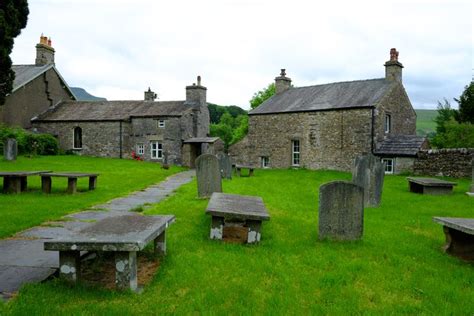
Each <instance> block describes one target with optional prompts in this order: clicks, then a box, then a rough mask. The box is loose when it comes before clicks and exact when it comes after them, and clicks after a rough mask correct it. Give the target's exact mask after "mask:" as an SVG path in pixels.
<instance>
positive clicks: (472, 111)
mask: <svg viewBox="0 0 474 316" xmlns="http://www.w3.org/2000/svg"><path fill="white" fill-rule="evenodd" d="M454 101H456V102H457V103H458V104H459V111H458V113H457V115H456V121H458V122H459V123H471V124H474V82H472V81H471V83H470V84H469V86H466V87H465V88H464V92H463V93H462V94H461V96H460V97H459V99H456V98H455V99H454Z"/></svg>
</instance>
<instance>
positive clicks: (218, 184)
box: [196, 154, 222, 198]
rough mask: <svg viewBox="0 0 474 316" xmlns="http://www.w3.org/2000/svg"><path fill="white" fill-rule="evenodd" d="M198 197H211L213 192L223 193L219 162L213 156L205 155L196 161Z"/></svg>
mask: <svg viewBox="0 0 474 316" xmlns="http://www.w3.org/2000/svg"><path fill="white" fill-rule="evenodd" d="M196 178H197V184H198V196H199V197H201V198H203V197H210V196H211V195H212V193H213V192H222V178H221V171H220V169H219V160H218V159H217V157H216V156H214V155H211V154H203V155H201V156H199V157H197V159H196Z"/></svg>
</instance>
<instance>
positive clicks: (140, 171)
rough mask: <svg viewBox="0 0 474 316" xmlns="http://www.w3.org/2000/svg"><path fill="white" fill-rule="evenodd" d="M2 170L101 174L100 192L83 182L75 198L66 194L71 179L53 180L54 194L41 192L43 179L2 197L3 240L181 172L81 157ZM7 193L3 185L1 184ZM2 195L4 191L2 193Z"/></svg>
mask: <svg viewBox="0 0 474 316" xmlns="http://www.w3.org/2000/svg"><path fill="white" fill-rule="evenodd" d="M0 170H2V171H19V170H52V171H55V172H59V171H76V172H94V173H99V174H100V175H99V177H98V178H97V189H96V190H93V191H88V186H89V179H88V178H79V180H78V190H79V192H78V193H77V194H75V195H68V194H66V188H67V179H66V178H56V177H53V178H52V180H53V186H52V194H50V195H47V194H43V193H42V192H41V178H40V177H39V176H31V177H28V191H27V192H25V193H21V194H1V193H0V218H1V219H2V220H1V221H0V238H3V237H6V236H9V235H11V234H13V233H15V232H18V231H20V230H23V229H26V228H29V227H32V226H36V225H39V224H41V223H43V222H45V221H48V220H55V219H58V218H59V217H60V216H62V215H65V214H68V213H71V212H77V211H79V210H81V209H85V208H87V207H90V206H92V205H95V204H99V203H104V202H107V201H109V200H111V199H113V198H115V197H118V196H123V195H126V194H128V193H130V192H133V191H136V190H141V189H143V188H145V187H147V186H148V185H150V184H152V183H157V182H160V181H162V180H163V179H165V178H166V177H167V176H169V175H171V174H173V173H175V172H177V171H179V170H181V169H180V168H177V167H173V168H172V169H170V170H164V169H162V168H161V166H160V165H159V164H155V163H147V162H138V161H133V160H121V159H105V158H92V157H79V156H39V157H35V158H26V157H19V158H18V160H17V161H15V162H8V161H4V160H1V161H0ZM0 185H1V187H0V190H2V189H3V183H2V184H0ZM0 192H1V191H0Z"/></svg>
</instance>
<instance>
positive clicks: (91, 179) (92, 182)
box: [89, 177, 97, 190]
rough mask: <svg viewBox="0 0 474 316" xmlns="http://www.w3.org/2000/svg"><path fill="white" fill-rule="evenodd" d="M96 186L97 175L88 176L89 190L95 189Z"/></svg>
mask: <svg viewBox="0 0 474 316" xmlns="http://www.w3.org/2000/svg"><path fill="white" fill-rule="evenodd" d="M96 186H97V177H89V190H95V188H96Z"/></svg>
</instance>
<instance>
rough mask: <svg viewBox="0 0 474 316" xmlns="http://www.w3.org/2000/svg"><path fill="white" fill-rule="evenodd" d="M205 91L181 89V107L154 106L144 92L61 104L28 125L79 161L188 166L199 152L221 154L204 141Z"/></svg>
mask: <svg viewBox="0 0 474 316" xmlns="http://www.w3.org/2000/svg"><path fill="white" fill-rule="evenodd" d="M206 90H207V89H206V87H204V86H202V85H201V78H200V77H198V79H197V83H194V84H192V85H190V86H187V87H186V99H185V100H183V101H155V98H156V94H155V93H154V92H153V91H151V90H150V89H148V91H146V92H145V100H143V101H64V102H60V103H59V104H57V105H55V106H54V107H52V108H50V109H48V110H47V111H46V112H44V113H42V114H40V115H39V116H38V117H35V118H33V119H32V120H31V123H32V124H33V126H34V127H35V128H36V129H37V130H38V131H39V132H43V133H50V134H53V135H55V136H56V137H57V138H58V140H59V144H60V147H61V148H62V149H63V150H67V151H72V152H74V153H76V154H79V155H91V156H102V157H117V158H129V157H131V156H132V153H135V155H137V156H139V157H141V158H143V159H144V160H149V161H158V162H164V163H169V164H178V165H181V164H184V165H188V166H191V167H192V166H193V163H194V160H195V159H196V157H197V156H199V155H200V154H201V153H204V152H210V153H216V152H218V151H221V150H223V143H222V141H221V140H220V139H219V138H211V137H207V134H208V133H209V111H208V108H207V103H206Z"/></svg>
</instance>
